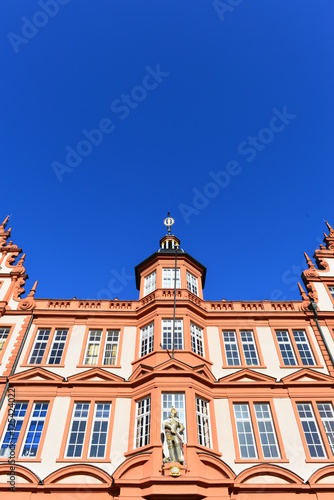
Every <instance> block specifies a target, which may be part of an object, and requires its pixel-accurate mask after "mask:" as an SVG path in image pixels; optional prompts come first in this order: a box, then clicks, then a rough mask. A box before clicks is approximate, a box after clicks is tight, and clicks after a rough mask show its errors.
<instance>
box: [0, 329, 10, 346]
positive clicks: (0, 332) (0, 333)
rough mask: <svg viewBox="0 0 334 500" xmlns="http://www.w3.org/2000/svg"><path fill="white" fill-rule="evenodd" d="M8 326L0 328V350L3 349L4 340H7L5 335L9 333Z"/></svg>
mask: <svg viewBox="0 0 334 500" xmlns="http://www.w3.org/2000/svg"><path fill="white" fill-rule="evenodd" d="M9 331H10V328H0V352H1V351H2V349H3V346H4V345H5V342H6V340H7V337H8V335H9Z"/></svg>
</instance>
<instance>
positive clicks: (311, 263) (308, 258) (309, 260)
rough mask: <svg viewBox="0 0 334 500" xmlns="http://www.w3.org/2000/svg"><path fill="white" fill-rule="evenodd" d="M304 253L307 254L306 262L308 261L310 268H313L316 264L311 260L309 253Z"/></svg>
mask: <svg viewBox="0 0 334 500" xmlns="http://www.w3.org/2000/svg"><path fill="white" fill-rule="evenodd" d="M304 255H305V259H306V262H307V265H308V267H309V269H313V268H314V267H315V266H314V264H313V262H312V261H311V259H310V257H309V256H308V255H307V253H306V252H304Z"/></svg>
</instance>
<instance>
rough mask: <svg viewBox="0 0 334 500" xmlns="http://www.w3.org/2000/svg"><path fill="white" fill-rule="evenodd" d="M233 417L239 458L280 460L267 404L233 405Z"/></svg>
mask: <svg viewBox="0 0 334 500" xmlns="http://www.w3.org/2000/svg"><path fill="white" fill-rule="evenodd" d="M233 407H234V416H235V423H236V429H237V435H238V444H239V452H240V458H242V459H246V460H247V459H257V458H259V459H260V460H269V459H270V460H271V459H280V458H281V455H280V450H279V446H278V441H277V436H276V431H275V427H274V422H273V418H272V414H271V409H270V404H269V403H235V404H234V405H233Z"/></svg>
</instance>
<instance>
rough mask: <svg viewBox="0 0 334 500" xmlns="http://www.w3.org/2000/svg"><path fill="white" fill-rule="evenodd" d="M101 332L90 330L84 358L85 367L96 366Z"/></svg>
mask: <svg viewBox="0 0 334 500" xmlns="http://www.w3.org/2000/svg"><path fill="white" fill-rule="evenodd" d="M101 338H102V330H90V331H89V337H88V343H87V350H86V356H85V363H84V364H85V365H97V362H98V358H99V350H100V343H101Z"/></svg>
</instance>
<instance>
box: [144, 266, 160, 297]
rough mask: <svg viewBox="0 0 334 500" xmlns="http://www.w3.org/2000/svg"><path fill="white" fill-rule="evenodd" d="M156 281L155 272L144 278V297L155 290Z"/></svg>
mask: <svg viewBox="0 0 334 500" xmlns="http://www.w3.org/2000/svg"><path fill="white" fill-rule="evenodd" d="M156 280H157V272H156V271H153V273H151V274H149V275H148V276H146V278H145V281H144V296H145V295H148V294H149V293H151V292H153V291H154V290H155V287H156Z"/></svg>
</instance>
